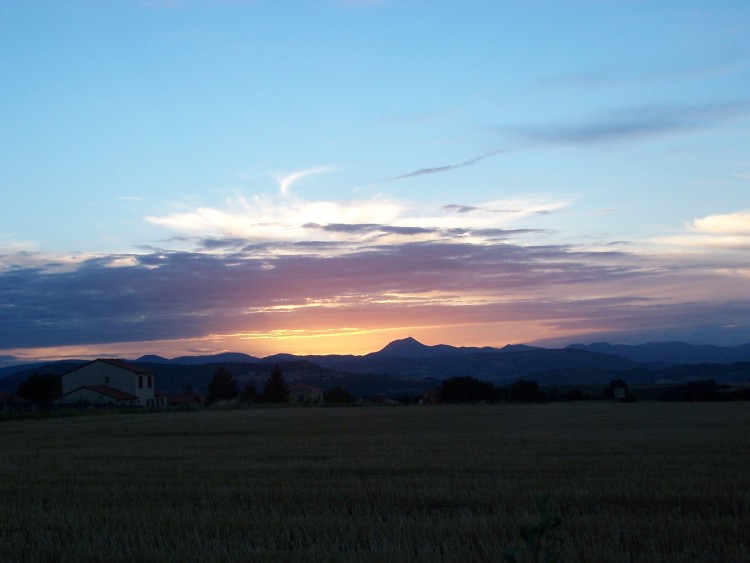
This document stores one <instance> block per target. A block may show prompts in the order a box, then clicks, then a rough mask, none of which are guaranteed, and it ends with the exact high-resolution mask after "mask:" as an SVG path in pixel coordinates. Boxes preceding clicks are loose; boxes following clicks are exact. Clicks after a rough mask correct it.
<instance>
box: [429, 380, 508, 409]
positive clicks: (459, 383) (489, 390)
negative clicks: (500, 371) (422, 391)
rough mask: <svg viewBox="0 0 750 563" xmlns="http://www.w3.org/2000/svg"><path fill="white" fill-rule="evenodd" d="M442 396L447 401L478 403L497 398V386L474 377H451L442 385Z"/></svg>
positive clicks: (489, 401)
mask: <svg viewBox="0 0 750 563" xmlns="http://www.w3.org/2000/svg"><path fill="white" fill-rule="evenodd" d="M439 391H440V398H441V399H442V400H443V401H445V402H446V403H478V402H480V401H487V402H488V403H491V402H493V401H495V400H496V398H497V395H496V393H495V386H494V385H492V383H487V382H486V381H480V380H479V379H475V378H473V377H451V378H450V379H446V380H445V381H443V383H442V384H441V385H440V389H439Z"/></svg>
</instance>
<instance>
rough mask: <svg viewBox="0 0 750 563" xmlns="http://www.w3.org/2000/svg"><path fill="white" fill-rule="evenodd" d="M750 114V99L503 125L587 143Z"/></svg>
mask: <svg viewBox="0 0 750 563" xmlns="http://www.w3.org/2000/svg"><path fill="white" fill-rule="evenodd" d="M748 115H750V100H737V101H731V102H721V103H713V104H703V105H692V106H675V105H652V106H639V107H630V108H623V109H620V110H616V111H613V112H610V113H609V114H607V115H604V116H601V117H599V118H598V119H595V120H593V121H588V122H581V123H575V124H568V125H559V126H556V125H545V126H541V127H533V126H529V127H520V128H511V127H503V128H499V129H498V132H501V133H510V134H512V135H514V136H517V137H520V138H523V139H525V140H527V141H532V142H541V143H550V144H570V145H583V144H591V143H602V142H617V141H625V140H630V139H639V138H647V137H653V136H657V135H668V134H675V133H682V132H690V131H698V130H704V129H710V128H712V127H716V126H717V125H720V124H721V123H724V122H727V121H733V120H737V119H741V118H744V117H746V116H748Z"/></svg>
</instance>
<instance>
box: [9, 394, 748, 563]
mask: <svg viewBox="0 0 750 563" xmlns="http://www.w3.org/2000/svg"><path fill="white" fill-rule="evenodd" d="M0 447H1V448H2V458H1V459H0V558H2V559H3V560H4V561H53V560H54V561H135V560H138V561H234V560H248V561H279V560H281V561H407V560H408V561H498V560H502V556H503V552H504V550H505V549H507V548H508V547H511V546H518V545H521V544H522V543H523V542H522V541H521V540H520V538H519V535H518V530H519V525H521V524H523V523H526V522H529V521H531V520H533V519H534V518H535V511H536V502H535V501H536V499H537V498H538V497H539V496H540V495H541V494H544V493H545V492H549V493H551V494H552V502H553V505H554V508H555V509H556V510H557V512H559V513H560V514H561V515H562V526H561V528H560V531H559V536H560V537H561V538H562V539H563V540H564V543H562V545H561V559H562V560H563V561H597V562H599V561H750V532H749V530H750V470H748V468H750V409H748V405H747V404H746V403H745V404H742V403H730V404H657V403H636V404H628V405H623V404H609V403H575V404H551V405H530V406H520V405H498V406H473V407H465V406H464V407H462V406H455V407H452V406H436V407H398V408H336V409H302V408H300V409H286V408H283V409H250V410H235V411H204V412H179V413H155V414H143V415H114V416H91V417H78V418H60V419H46V420H23V421H11V422H4V423H2V424H0Z"/></svg>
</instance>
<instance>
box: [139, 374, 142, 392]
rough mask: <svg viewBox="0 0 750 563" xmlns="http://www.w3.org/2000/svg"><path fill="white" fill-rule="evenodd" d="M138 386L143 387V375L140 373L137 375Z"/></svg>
mask: <svg viewBox="0 0 750 563" xmlns="http://www.w3.org/2000/svg"><path fill="white" fill-rule="evenodd" d="M138 388H139V389H143V376H142V375H139V376H138Z"/></svg>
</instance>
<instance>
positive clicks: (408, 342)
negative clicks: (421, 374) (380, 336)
mask: <svg viewBox="0 0 750 563" xmlns="http://www.w3.org/2000/svg"><path fill="white" fill-rule="evenodd" d="M431 348H432V347H431V346H426V345H425V344H422V343H421V342H419V341H418V340H417V339H415V338H412V337H411V336H408V337H406V338H402V339H400V340H394V341H393V342H391V343H389V344H386V346H385V347H384V348H383V349H382V350H380V351H379V352H375V354H376V355H378V356H384V357H385V356H387V357H391V358H393V357H411V358H413V357H419V356H425V355H429V354H431V353H432V350H431Z"/></svg>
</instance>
